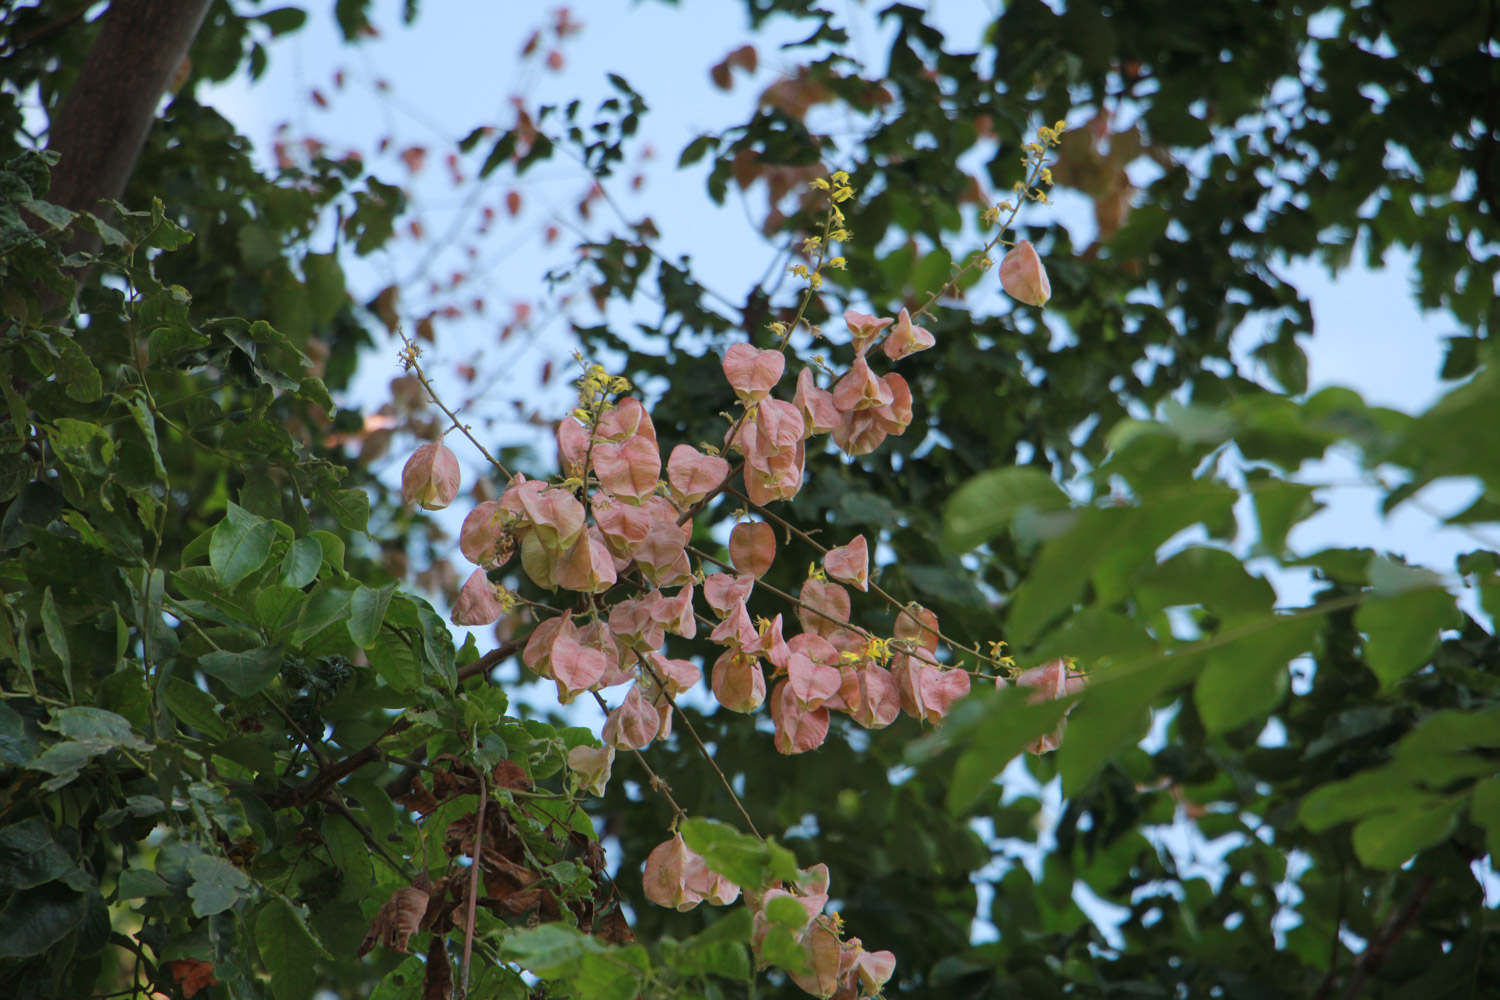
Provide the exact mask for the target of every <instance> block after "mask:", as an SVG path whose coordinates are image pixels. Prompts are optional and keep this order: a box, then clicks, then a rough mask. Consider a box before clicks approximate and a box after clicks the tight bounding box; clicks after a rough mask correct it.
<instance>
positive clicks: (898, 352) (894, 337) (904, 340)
mask: <svg viewBox="0 0 1500 1000" xmlns="http://www.w3.org/2000/svg"><path fill="white" fill-rule="evenodd" d="M936 343H937V340H936V339H935V338H934V337H933V336H932V334H931V333H929V332H928V331H927V330H925V329H923V328H922V327H920V326H917V325H915V324H914V323H912V321H911V316H910V315H908V314H907V311H906V310H905V309H903V310H901V312H900V313H899V314H897V316H896V326H895V328H894V329H892V330H891V332H890V334H889V335H888V336H887V337H886V338H885V343H883V344H881V345H880V349H881V350H882V351H884V352H885V356H886V357H888V358H890V359H891V360H892V361H900V360H901V359H902V358H904V357H906V356H907V355H909V354H915V353H917V352H918V351H925V350H927V348H929V347H931V346H932V345H933V344H936Z"/></svg>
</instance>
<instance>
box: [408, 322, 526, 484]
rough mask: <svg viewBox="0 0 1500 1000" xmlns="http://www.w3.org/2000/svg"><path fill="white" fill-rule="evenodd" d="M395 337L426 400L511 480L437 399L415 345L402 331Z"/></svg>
mask: <svg viewBox="0 0 1500 1000" xmlns="http://www.w3.org/2000/svg"><path fill="white" fill-rule="evenodd" d="M397 336H399V337H400V338H401V343H402V345H403V347H404V350H403V351H402V352H401V363H402V364H403V365H405V366H406V369H407V371H410V372H412V373H413V374H415V375H416V376H417V381H418V382H420V383H421V384H422V388H423V390H425V391H426V393H427V398H428V399H430V400H432V402H433V403H434V404H435V405H436V406H437V408H438V409H440V410H442V411H443V413H444V414H445V415H446V416H447V417H448V419H449V420H451V421H452V422H453V426H454V428H455V429H456V430H458V431H459V433H461V434H463V436H464V437H466V438H468V439H469V443H470V444H472V445H473V446H474V447H475V448H477V449H479V454H481V455H483V456H484V459H485V461H486V462H489V463H490V465H492V466H494V467H495V468H496V469H499V470H500V474H501V475H502V476H504V477H505V478H506V479H507V480H509V479H511V478H513V477H512V476H511V473H510V470H509V469H507V468H506V467H505V466H504V465H503V464H502V463H501V462H500V460H499V459H498V458H496V457H495V456H494V455H491V454H490V452H489V449H488V448H486V447H485V446H484V445H482V444H480V443H479V439H478V438H476V437H475V436H474V433H473V431H471V430H469V425H468V424H465V423H463V422H462V421H460V420H459V419H458V414H456V413H454V412H453V411H452V410H450V409H448V404H447V403H444V402H443V401H442V399H440V398H439V397H438V394H437V390H436V389H434V388H433V387H432V383H431V382H429V381H428V380H427V373H426V372H425V371H423V370H422V365H421V364H420V363H419V362H418V361H417V350H418V348H417V345H416V344H415V343H414V342H413V341H412V339H411V338H410V337H408V336H407V335H406V334H405V333H404V332H402V331H399V330H398V331H397Z"/></svg>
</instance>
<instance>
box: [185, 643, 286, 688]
mask: <svg viewBox="0 0 1500 1000" xmlns="http://www.w3.org/2000/svg"><path fill="white" fill-rule="evenodd" d="M281 663H282V647H281V646H280V645H276V646H265V647H261V648H259V649H251V650H246V651H245V652H243V653H236V652H231V651H229V650H227V649H220V650H215V651H214V652H212V653H205V654H204V655H203V656H201V657H199V658H198V669H200V670H202V671H203V672H204V673H205V674H208V675H209V676H210V677H215V678H217V679H219V680H221V681H223V682H224V684H225V685H226V686H227V687H228V688H229V690H231V691H233V692H234V693H235V694H237V695H239V696H240V697H241V698H249V697H250V696H251V695H254V694H258V693H259V692H260V691H261V690H262V689H264V688H265V686H266V685H267V684H269V683H271V681H272V680H273V679H274V678H275V677H276V674H277V673H278V672H279V671H280V670H281Z"/></svg>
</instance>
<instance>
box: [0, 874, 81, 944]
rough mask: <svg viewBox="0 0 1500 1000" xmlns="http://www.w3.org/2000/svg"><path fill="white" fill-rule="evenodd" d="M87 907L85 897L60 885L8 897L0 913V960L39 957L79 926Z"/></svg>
mask: <svg viewBox="0 0 1500 1000" xmlns="http://www.w3.org/2000/svg"><path fill="white" fill-rule="evenodd" d="M88 905H89V897H88V895H85V894H84V893H80V892H74V891H73V890H72V889H69V888H68V887H67V886H65V885H63V884H62V883H61V882H49V883H47V884H46V885H43V886H38V887H37V888H35V889H30V890H27V891H25V892H20V893H17V894H16V895H14V896H12V897H10V899H9V901H8V902H6V904H5V909H3V910H0V958H25V957H27V956H28V955H40V954H41V953H42V952H44V951H46V950H47V949H48V948H51V947H52V946H53V945H55V944H56V943H57V942H59V941H61V940H62V939H63V938H65V937H67V936H68V935H69V934H70V933H72V932H73V931H74V930H75V929H76V928H77V927H78V926H79V925H80V924H82V923H83V920H84V917H85V916H86V915H87V914H88Z"/></svg>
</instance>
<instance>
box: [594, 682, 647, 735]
mask: <svg viewBox="0 0 1500 1000" xmlns="http://www.w3.org/2000/svg"><path fill="white" fill-rule="evenodd" d="M660 730H661V716H660V715H658V714H657V712H656V707H655V706H654V705H652V704H651V702H650V701H648V700H647V699H646V698H645V696H644V695H642V694H641V688H640V685H639V684H637V685H636V686H635V687H632V688H631V689H630V691H629V692H628V693H627V694H626V695H625V700H624V701H623V702H621V703H620V705H619V707H618V708H616V709H614V710H613V711H611V712H610V713H609V717H608V718H607V719H605V720H604V732H603V733H602V734H601V737H602V739H603V740H604V742H605V743H607V744H609V745H610V746H612V747H618V748H620V749H623V750H643V749H645V748H646V747H647V746H649V745H650V744H651V741H652V740H654V739H656V734H657V733H658V732H659V731H660Z"/></svg>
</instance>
